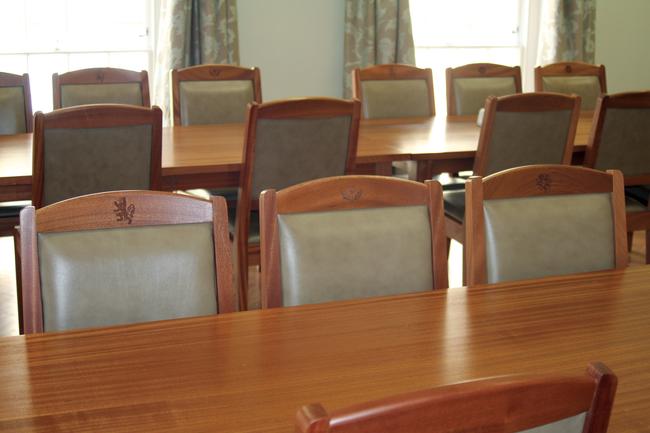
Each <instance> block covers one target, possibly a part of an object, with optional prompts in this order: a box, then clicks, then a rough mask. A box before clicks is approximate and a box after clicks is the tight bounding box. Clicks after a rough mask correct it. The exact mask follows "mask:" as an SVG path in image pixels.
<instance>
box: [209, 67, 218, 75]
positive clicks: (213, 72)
mask: <svg viewBox="0 0 650 433" xmlns="http://www.w3.org/2000/svg"><path fill="white" fill-rule="evenodd" d="M210 75H212V76H213V77H218V76H219V69H217V68H210Z"/></svg>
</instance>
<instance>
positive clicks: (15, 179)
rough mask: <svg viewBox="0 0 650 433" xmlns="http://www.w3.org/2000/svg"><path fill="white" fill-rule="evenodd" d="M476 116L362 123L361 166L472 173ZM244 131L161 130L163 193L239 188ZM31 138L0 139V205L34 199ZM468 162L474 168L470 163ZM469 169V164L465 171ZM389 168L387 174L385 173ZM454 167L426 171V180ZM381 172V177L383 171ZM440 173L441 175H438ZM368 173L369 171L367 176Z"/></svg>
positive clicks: (583, 126)
mask: <svg viewBox="0 0 650 433" xmlns="http://www.w3.org/2000/svg"><path fill="white" fill-rule="evenodd" d="M474 120H475V116H460V117H444V116H438V117H433V118H422V119H384V120H363V121H362V122H361V127H360V131H359V145H358V150H357V164H358V165H364V164H365V165H371V166H380V165H382V164H383V166H382V168H377V169H374V168H372V169H371V170H370V171H371V172H373V171H374V172H377V174H386V173H385V171H386V170H387V169H388V170H389V169H390V162H391V161H400V160H409V159H414V160H420V161H438V162H440V161H441V160H447V161H452V162H453V161H456V160H459V159H460V160H462V161H463V164H462V167H461V168H464V169H469V168H471V158H473V157H474V153H475V152H476V146H477V144H478V136H479V132H480V128H479V127H478V126H476V123H475V122H474ZM590 128H591V116H590V115H585V117H583V118H581V120H580V124H579V126H578V131H577V133H576V140H575V142H576V144H577V145H578V146H577V148H578V150H580V149H583V148H584V145H585V144H586V143H587V139H588V136H589V131H590ZM243 137H244V125H243V124H227V125H204V126H186V127H172V128H164V129H163V154H162V175H163V184H164V188H165V189H169V190H173V189H188V188H200V187H203V188H208V187H218V186H232V185H237V182H238V176H239V170H240V168H241V161H242V147H243V143H244V138H243ZM31 140H32V136H31V134H18V135H10V136H0V201H4V200H14V199H26V198H29V196H30V195H31V172H32V160H31V158H32V157H31V155H32V150H31V149H32V141H31ZM468 158H469V160H470V162H467V161H466V160H467V159H468ZM467 164H470V166H469V167H467ZM386 167H387V168H386ZM449 168H455V166H452V167H447V166H440V165H438V166H436V167H427V171H426V172H423V174H422V176H423V177H424V178H427V177H428V176H429V175H430V174H431V172H434V173H435V172H440V171H445V170H446V169H449ZM382 170H383V171H382ZM438 170H439V171H438ZM366 172H368V171H366Z"/></svg>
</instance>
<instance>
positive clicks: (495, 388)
mask: <svg viewBox="0 0 650 433" xmlns="http://www.w3.org/2000/svg"><path fill="white" fill-rule="evenodd" d="M616 386H617V378H616V376H615V375H614V373H612V371H611V370H610V369H609V368H607V366H605V365H604V364H602V363H600V362H594V363H591V364H590V365H589V367H588V368H587V374H583V375H572V376H560V375H530V376H523V375H521V376H502V377H495V378H491V379H482V380H477V381H471V382H462V383H458V384H453V385H447V386H441V387H438V388H433V389H425V390H422V391H416V392H412V393H409V394H403V395H399V396H394V397H388V398H385V399H383V400H376V401H372V402H368V403H362V404H358V405H356V406H351V407H348V408H345V409H340V410H336V411H332V412H330V413H327V411H326V410H325V408H324V407H323V406H322V405H320V404H311V405H308V406H303V407H302V408H301V409H300V410H299V411H298V413H297V415H296V428H295V431H296V433H358V432H363V433H386V432H393V433H458V432H463V433H483V432H509V433H517V432H520V433H524V432H525V433H545V432H546V433H550V432H562V433H605V432H606V431H607V426H608V424H609V418H610V414H611V411H612V404H613V401H614V395H615V393H616Z"/></svg>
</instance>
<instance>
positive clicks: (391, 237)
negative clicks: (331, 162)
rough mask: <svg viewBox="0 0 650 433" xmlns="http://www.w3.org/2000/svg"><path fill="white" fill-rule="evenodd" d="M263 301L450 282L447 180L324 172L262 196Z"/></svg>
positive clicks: (320, 298)
mask: <svg viewBox="0 0 650 433" xmlns="http://www.w3.org/2000/svg"><path fill="white" fill-rule="evenodd" d="M260 221H261V253H262V266H261V268H262V307H263V308H269V307H281V306H289V305H301V304H308V303H318V302H326V301H333V300H341V299H353V298H363V297H369V296H382V295H390V294H397V293H409V292H416V291H424V290H431V289H437V288H446V287H447V285H448V283H447V254H446V251H445V238H444V231H443V224H444V219H443V212H442V190H441V188H440V184H439V183H437V182H434V181H428V182H427V185H424V184H422V183H418V182H412V181H409V180H403V179H396V178H391V177H383V176H339V177H330V178H325V179H317V180H313V181H309V182H305V183H302V184H299V185H295V186H292V187H289V188H287V189H284V190H281V191H278V192H276V191H275V190H273V189H271V190H266V191H264V192H263V193H262V195H261V198H260Z"/></svg>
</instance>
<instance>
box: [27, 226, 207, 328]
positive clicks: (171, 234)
mask: <svg viewBox="0 0 650 433" xmlns="http://www.w3.org/2000/svg"><path fill="white" fill-rule="evenodd" d="M38 250H39V261H40V269H41V288H42V301H43V326H44V331H46V332H49V331H57V330H65V329H74V328H85V327H93V326H108V325H116V324H124V323H135V322H145V321H151V320H163V319H173V318H177V317H184V316H197V315H207V314H215V313H216V312H217V300H216V294H215V287H216V276H215V273H214V247H213V245H212V227H211V224H210V223H204V224H179V225H168V226H152V227H131V228H118V229H105V230H87V231H78V232H62V233H40V234H39V235H38Z"/></svg>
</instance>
